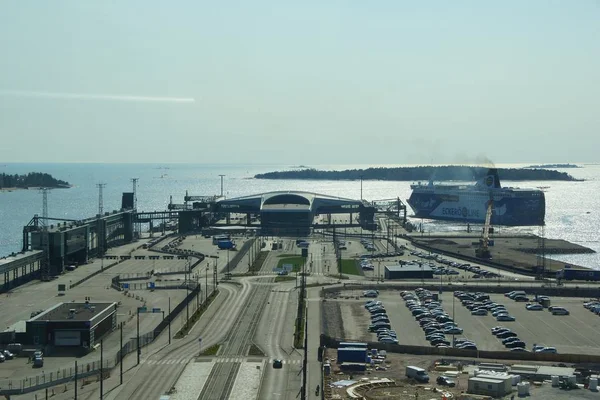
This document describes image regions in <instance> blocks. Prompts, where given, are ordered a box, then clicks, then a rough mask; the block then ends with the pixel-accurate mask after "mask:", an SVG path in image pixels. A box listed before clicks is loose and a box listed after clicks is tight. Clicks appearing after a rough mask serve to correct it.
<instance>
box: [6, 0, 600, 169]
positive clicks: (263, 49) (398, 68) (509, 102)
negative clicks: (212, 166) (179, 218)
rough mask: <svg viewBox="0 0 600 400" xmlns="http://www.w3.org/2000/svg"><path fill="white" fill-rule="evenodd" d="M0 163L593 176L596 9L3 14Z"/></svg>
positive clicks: (313, 5)
mask: <svg viewBox="0 0 600 400" xmlns="http://www.w3.org/2000/svg"><path fill="white" fill-rule="evenodd" d="M0 49H1V54H2V55H1V56H0V163H1V162H2V161H4V162H107V163H111V162H132V163H135V162H161V163H164V162H186V163H221V162H222V163H228V164H231V163H261V164H265V163H290V164H334V163H341V164H352V163H360V164H365V163H377V164H403V163H465V162H474V161H476V160H478V159H482V158H484V159H489V160H492V161H494V162H496V163H518V162H598V161H600V156H599V153H598V148H600V1H599V0H577V1H562V0H547V1H540V0H528V1H522V0H506V1H499V2H490V1H478V0H472V1H467V0H465V1H452V2H451V1H442V0H440V1H434V0H431V1H398V0H380V1H376V2H369V1H354V0H328V1H316V0H305V1H302V2H297V1H296V2H290V1H287V0H272V1H266V0H253V1H232V2H209V1H203V0H200V1H198V0H193V1H191V0H190V1H169V2H148V1H134V0H128V1H126V2H124V1H117V0H112V1H111V0H107V1H75V0H72V1H61V0H53V1H43V2H41V1H35V0H19V1H2V2H0Z"/></svg>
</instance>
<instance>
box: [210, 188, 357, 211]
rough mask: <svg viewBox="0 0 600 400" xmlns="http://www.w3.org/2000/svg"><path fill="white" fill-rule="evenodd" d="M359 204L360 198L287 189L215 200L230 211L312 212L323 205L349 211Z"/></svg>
mask: <svg viewBox="0 0 600 400" xmlns="http://www.w3.org/2000/svg"><path fill="white" fill-rule="evenodd" d="M361 205H362V202H361V201H360V200H353V199H347V198H343V197H337V196H330V195H326V194H319V193H313V192H301V191H289V190H282V191H276V192H267V193H260V194H254V195H250V196H242V197H236V198H233V199H227V200H220V201H218V202H217V207H219V208H222V209H231V211H234V209H235V208H244V209H253V210H255V211H263V210H269V211H273V210H286V211H292V210H294V211H311V212H313V213H314V212H318V210H319V209H320V208H323V207H341V208H348V209H349V210H348V212H350V211H351V210H352V209H358V208H359V207H360V206H361Z"/></svg>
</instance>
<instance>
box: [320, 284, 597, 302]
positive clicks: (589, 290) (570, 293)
mask: <svg viewBox="0 0 600 400" xmlns="http://www.w3.org/2000/svg"><path fill="white" fill-rule="evenodd" d="M417 287H422V288H424V289H427V290H430V291H432V292H437V291H439V290H441V291H443V292H453V291H455V290H461V291H464V292H471V291H473V292H487V293H507V292H510V291H511V290H524V291H525V292H528V293H531V294H538V295H545V296H562V297H584V298H585V297H589V298H598V297H600V288H599V287H598V286H597V285H596V286H594V285H585V286H582V285H575V284H572V285H570V286H567V285H561V286H543V285H534V284H532V283H530V282H514V281H511V282H506V283H505V284H498V283H496V282H480V283H477V284H473V283H471V284H469V283H459V284H456V283H454V284H448V283H446V284H444V285H440V284H439V283H438V284H436V283H435V282H434V281H432V280H428V281H426V282H424V283H423V282H413V283H408V282H398V281H396V282H395V283H394V284H391V283H387V284H386V283H379V284H375V283H372V282H365V283H361V282H352V283H344V289H345V290H352V289H354V288H356V289H360V290H368V289H377V290H383V289H387V290H398V291H400V290H414V289H415V288H417ZM344 289H340V288H339V287H338V288H336V287H330V288H324V289H323V292H324V293H333V292H339V291H340V290H344Z"/></svg>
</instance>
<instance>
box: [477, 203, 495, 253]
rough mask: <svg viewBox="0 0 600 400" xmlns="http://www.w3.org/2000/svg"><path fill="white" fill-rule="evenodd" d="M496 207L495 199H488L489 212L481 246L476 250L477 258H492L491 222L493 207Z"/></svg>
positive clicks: (486, 214)
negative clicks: (490, 245) (490, 246)
mask: <svg viewBox="0 0 600 400" xmlns="http://www.w3.org/2000/svg"><path fill="white" fill-rule="evenodd" d="M493 208H494V201H493V200H492V199H491V198H490V201H488V206H487V212H486V213H485V225H484V226H483V235H482V237H481V239H479V246H478V247H477V249H476V250H475V257H477V258H490V257H491V254H490V249H489V244H490V230H491V227H490V225H491V224H490V222H491V220H492V209H493Z"/></svg>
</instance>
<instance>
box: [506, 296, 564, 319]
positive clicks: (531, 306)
mask: <svg viewBox="0 0 600 400" xmlns="http://www.w3.org/2000/svg"><path fill="white" fill-rule="evenodd" d="M504 296H506V297H508V298H509V299H512V300H514V301H522V302H525V301H526V302H528V303H527V304H525V309H527V310H529V311H542V310H543V309H544V305H547V307H548V311H549V312H550V313H552V315H569V314H570V312H569V310H567V309H566V308H564V307H560V306H551V305H549V304H550V297H548V296H535V297H534V298H533V299H530V298H529V297H527V294H526V293H525V291H523V290H513V291H511V292H508V293H504Z"/></svg>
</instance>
